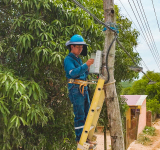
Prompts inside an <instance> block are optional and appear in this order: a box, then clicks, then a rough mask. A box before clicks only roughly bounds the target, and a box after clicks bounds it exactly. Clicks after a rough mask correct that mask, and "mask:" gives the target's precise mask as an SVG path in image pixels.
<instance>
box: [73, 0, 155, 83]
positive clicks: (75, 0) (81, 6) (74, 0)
mask: <svg viewBox="0 0 160 150" xmlns="http://www.w3.org/2000/svg"><path fill="white" fill-rule="evenodd" d="M72 1H73V2H74V3H75V4H76V5H77V6H79V7H80V8H82V9H83V10H84V11H86V12H87V13H89V14H90V15H91V16H92V17H93V18H94V19H95V20H96V21H98V22H99V23H100V24H102V25H104V26H105V27H107V28H108V29H109V30H111V31H113V32H114V33H115V36H117V32H116V31H115V30H113V29H111V28H110V27H109V26H108V25H107V24H106V23H104V22H102V21H100V20H99V19H98V18H97V17H96V16H95V15H93V14H92V13H91V12H90V11H89V10H88V9H86V8H85V7H84V6H83V5H82V4H80V3H79V2H78V1H77V0H72ZM115 39H116V41H117V43H118V44H119V45H120V47H121V48H122V49H123V50H124V51H125V53H126V54H127V55H128V56H129V57H130V58H131V59H132V61H133V63H134V64H135V65H136V66H137V67H138V65H137V63H136V62H135V61H134V59H133V58H132V56H131V55H130V54H129V53H128V52H127V50H126V49H125V48H124V47H123V46H122V44H121V43H120V41H119V40H118V39H117V37H115V38H114V39H113V41H114V40H115ZM113 41H112V43H113ZM112 43H111V44H110V46H109V48H111V46H112ZM141 72H142V73H143V74H144V75H145V76H146V77H147V78H148V80H149V81H152V80H151V79H150V78H149V77H148V76H147V75H146V73H144V72H143V71H141Z"/></svg>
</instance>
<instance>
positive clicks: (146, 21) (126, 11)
mask: <svg viewBox="0 0 160 150" xmlns="http://www.w3.org/2000/svg"><path fill="white" fill-rule="evenodd" d="M119 1H120V3H121V5H122V7H123V8H124V10H125V11H126V13H127V14H128V16H129V18H130V19H131V21H132V22H133V24H134V25H135V27H136V29H137V30H138V31H139V29H138V27H137V26H136V24H135V23H134V21H133V19H132V18H131V16H130V15H129V13H128V11H127V10H126V8H125V7H124V5H123V3H122V2H121V0H119ZM140 3H141V7H142V9H143V13H144V16H145V19H146V22H147V25H148V28H149V33H150V36H151V37H152V42H153V43H154V48H155V49H156V51H158V50H157V47H156V44H155V41H154V38H153V35H152V32H151V29H150V26H149V23H148V20H147V17H146V14H145V11H144V8H143V5H142V2H141V0H140ZM139 32H140V31H139ZM141 36H142V38H143V39H144V41H145V37H144V35H143V34H141ZM145 42H146V43H147V41H145ZM147 46H148V47H149V45H148V44H147ZM149 49H150V47H149ZM159 60H160V59H159ZM143 62H144V61H143ZM147 69H148V67H147ZM148 70H149V69H148Z"/></svg>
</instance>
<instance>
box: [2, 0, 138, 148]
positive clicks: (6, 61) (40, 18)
mask: <svg viewBox="0 0 160 150" xmlns="http://www.w3.org/2000/svg"><path fill="white" fill-rule="evenodd" d="M80 2H81V3H83V4H84V5H85V7H87V8H88V9H89V10H90V11H91V12H92V13H94V14H96V15H97V17H99V18H100V19H101V20H104V19H103V18H104V16H103V1H98V0H94V1H88V0H83V1H82V0H81V1H80ZM115 9H116V12H117V14H118V16H117V23H118V24H120V25H122V26H121V28H120V34H119V38H120V41H121V42H122V43H123V45H124V46H125V47H126V48H127V50H128V51H129V52H130V53H131V55H132V56H133V57H134V59H135V60H136V61H137V63H138V62H139V56H138V54H137V53H134V52H133V46H136V45H137V42H136V40H137V37H138V32H137V31H135V30H133V31H132V30H131V22H130V21H129V20H128V19H127V18H124V17H122V16H121V15H120V14H119V12H118V7H115ZM0 15H1V18H0V127H1V130H0V149H2V150H8V149H12V150H17V149H24V150H32V149H34V150H39V149H46V150H51V149H54V150H59V149H66V150H68V149H74V148H75V145H76V144H75V141H74V138H75V137H74V125H73V117H74V116H73V112H72V106H71V103H70V101H69V99H68V93H67V84H66V82H67V81H66V78H65V72H64V68H63V59H64V57H65V56H66V55H67V54H68V51H67V50H66V47H65V42H66V41H67V40H69V39H70V37H71V36H72V35H74V34H81V35H82V36H83V37H84V39H85V40H86V42H87V44H88V48H89V50H88V57H89V56H90V53H91V52H95V51H96V50H97V49H100V50H103V43H104V34H103V31H102V29H103V26H102V25H100V24H98V23H97V22H96V21H95V20H93V18H92V17H91V16H90V15H88V14H87V13H86V12H84V11H83V10H81V9H80V8H78V7H77V6H76V5H75V4H74V3H73V2H72V1H70V0H69V1H68V0H53V1H50V0H13V1H10V0H1V1H0ZM124 37H125V38H124ZM126 39H127V40H126ZM82 59H83V60H84V61H86V59H87V57H86V58H83V57H82ZM130 62H131V61H130V59H129V58H126V54H125V53H124V52H123V51H122V50H121V49H120V48H119V47H118V45H117V52H116V68H115V69H116V70H115V78H116V80H117V87H119V85H118V83H119V82H120V81H121V80H128V79H130V80H131V79H132V78H134V77H136V76H137V74H136V73H134V72H133V71H129V70H128V65H130ZM131 64H132V63H131ZM120 68H121V69H120ZM120 74H121V75H120ZM90 78H91V77H90ZM93 90H94V88H93V89H92V91H91V92H92V93H93Z"/></svg>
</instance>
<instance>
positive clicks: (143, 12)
mask: <svg viewBox="0 0 160 150" xmlns="http://www.w3.org/2000/svg"><path fill="white" fill-rule="evenodd" d="M140 4H141V7H142V10H143V13H144V16H145V19H146V22H147V25H148V28H149V33H150V36H151V37H152V42H153V44H154V48H155V51H156V52H157V54H158V58H160V56H159V52H158V50H157V46H156V44H155V40H154V38H153V35H152V32H151V29H150V26H149V23H148V20H147V17H146V14H145V11H144V8H143V5H142V2H141V0H140ZM158 60H160V59H158Z"/></svg>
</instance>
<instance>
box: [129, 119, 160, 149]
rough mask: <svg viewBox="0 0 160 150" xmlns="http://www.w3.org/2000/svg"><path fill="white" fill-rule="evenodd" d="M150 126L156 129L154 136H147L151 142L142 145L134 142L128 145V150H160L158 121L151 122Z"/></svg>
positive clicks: (159, 121)
mask: <svg viewBox="0 0 160 150" xmlns="http://www.w3.org/2000/svg"><path fill="white" fill-rule="evenodd" d="M152 126H153V127H155V128H156V136H148V137H149V138H150V140H151V142H148V143H147V145H142V144H139V143H137V141H134V142H133V143H131V144H130V146H129V148H128V150H160V119H157V120H156V121H155V122H153V123H152Z"/></svg>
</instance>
